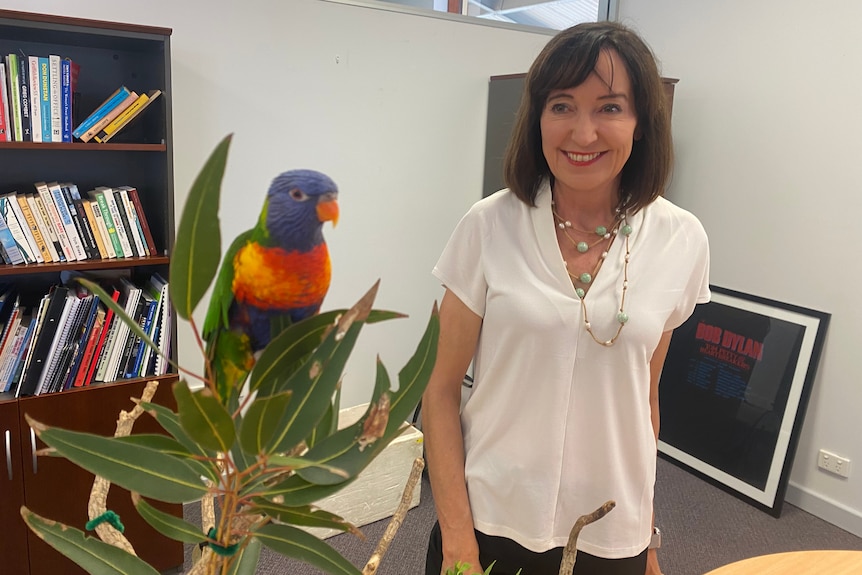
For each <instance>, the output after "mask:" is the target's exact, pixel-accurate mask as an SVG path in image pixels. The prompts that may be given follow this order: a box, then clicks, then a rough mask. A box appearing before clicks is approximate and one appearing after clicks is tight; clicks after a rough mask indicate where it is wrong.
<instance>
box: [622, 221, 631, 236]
mask: <svg viewBox="0 0 862 575" xmlns="http://www.w3.org/2000/svg"><path fill="white" fill-rule="evenodd" d="M620 231H621V232H622V233H623V235H624V236H628V235H630V234H631V233H632V227H631V226H630V225H628V224H626V225H624V226H623V227H622V229H621V230H620Z"/></svg>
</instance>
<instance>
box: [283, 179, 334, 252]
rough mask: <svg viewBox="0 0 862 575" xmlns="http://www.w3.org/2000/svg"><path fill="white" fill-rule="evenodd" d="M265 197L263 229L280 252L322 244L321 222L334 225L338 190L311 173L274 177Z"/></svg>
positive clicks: (303, 249)
mask: <svg viewBox="0 0 862 575" xmlns="http://www.w3.org/2000/svg"><path fill="white" fill-rule="evenodd" d="M266 196H267V201H268V203H269V206H268V208H267V216H266V226H267V230H268V231H269V235H270V238H271V239H272V240H273V242H274V243H275V244H276V245H278V246H279V247H281V248H283V249H286V250H299V251H308V250H309V249H311V248H312V247H314V246H316V245H318V244H320V243H321V242H323V222H327V221H329V222H332V225H335V224H336V223H337V222H338V187H337V186H336V185H335V182H333V181H332V179H331V178H330V177H329V176H327V175H326V174H322V173H320V172H317V171H315V170H290V171H288V172H284V173H283V174H280V175H278V176H276V178H275V179H274V180H273V181H272V184H271V185H270V186H269V191H268V192H267V195H266Z"/></svg>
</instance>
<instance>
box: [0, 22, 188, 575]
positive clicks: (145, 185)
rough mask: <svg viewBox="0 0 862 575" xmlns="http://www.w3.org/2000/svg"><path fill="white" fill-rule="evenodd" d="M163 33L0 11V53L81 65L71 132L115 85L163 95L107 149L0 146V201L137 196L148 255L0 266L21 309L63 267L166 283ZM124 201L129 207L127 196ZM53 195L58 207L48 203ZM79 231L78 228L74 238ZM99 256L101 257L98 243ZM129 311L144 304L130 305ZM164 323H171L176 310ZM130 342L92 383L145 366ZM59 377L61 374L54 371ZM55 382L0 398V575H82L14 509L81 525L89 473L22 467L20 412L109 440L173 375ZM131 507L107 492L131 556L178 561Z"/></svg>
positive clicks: (169, 161)
mask: <svg viewBox="0 0 862 575" xmlns="http://www.w3.org/2000/svg"><path fill="white" fill-rule="evenodd" d="M170 35H171V30H170V29H169V28H159V27H153V26H138V25H135V24H127V23H115V22H105V21H97V20H87V19H80V18H66V17H63V16H55V15H48V14H31V13H27V12H18V11H11V10H2V9H0V57H3V56H6V55H8V54H13V53H14V54H23V55H29V56H40V57H47V56H49V55H59V56H60V57H61V58H68V59H70V60H72V62H74V63H76V64H78V65H79V66H80V72H79V74H78V76H77V88H76V90H75V95H74V98H73V100H72V102H73V106H72V126H73V127H75V126H77V125H78V124H79V123H80V122H81V121H82V120H83V119H84V118H86V117H87V115H89V114H90V113H91V112H92V111H93V110H95V109H96V108H97V107H99V105H100V103H101V102H102V101H104V100H105V99H106V98H107V97H108V96H109V95H110V94H112V93H113V92H114V91H115V90H117V88H119V87H120V86H126V87H127V88H128V89H129V90H131V91H135V92H137V93H138V94H143V93H147V92H149V91H151V90H160V91H161V96H160V97H159V98H158V99H157V100H155V101H154V102H153V104H152V105H150V106H148V107H147V108H146V110H145V111H144V112H142V113H141V114H140V116H138V117H137V118H135V120H134V122H133V123H130V124H129V125H127V126H125V127H124V128H123V129H122V131H120V132H117V134H116V137H115V138H112V139H111V141H110V142H109V143H106V144H100V143H96V142H88V143H83V142H79V141H74V142H67V143H56V142H55V143H43V142H27V141H19V142H0V195H2V194H8V193H11V192H16V193H17V194H18V197H19V198H20V197H21V196H22V195H28V194H32V193H33V192H36V193H37V195H38V186H35V184H36V183H37V182H47V183H48V184H49V185H50V183H52V182H59V183H61V186H62V185H64V184H62V183H64V182H68V183H74V184H75V185H76V186H77V188H78V191H79V192H80V194H81V196H82V198H84V199H87V198H88V194H87V192H88V191H91V190H94V191H98V190H97V188H98V189H99V190H103V189H105V188H103V187H106V188H109V189H118V188H121V187H123V186H129V187H132V188H135V190H136V191H137V194H136V197H137V202H138V203H137V204H136V208H135V213H137V212H138V211H142V212H143V214H144V215H145V218H146V221H147V223H148V227H149V230H150V233H151V236H152V243H150V244H149V248H148V249H147V250H140V249H138V250H133V253H139V254H140V253H143V252H144V251H148V252H149V253H151V254H153V255H150V256H146V257H126V258H116V259H97V258H98V253H97V252H96V250H95V249H94V247H93V242H92V241H91V242H90V250H89V255H90V256H94V255H95V256H96V257H95V258H92V259H85V260H81V261H70V262H51V263H31V264H19V265H2V264H0V283H2V284H5V285H10V284H11V285H14V286H15V287H16V288H17V292H18V294H19V295H20V301H21V305H22V306H23V305H25V302H26V305H27V306H28V308H29V309H32V306H33V305H34V302H35V305H38V302H39V301H40V300H41V299H42V296H43V295H44V294H46V293H48V290H49V289H50V287H51V286H55V285H58V284H60V283H61V281H63V280H64V279H67V275H68V274H67V272H91V273H98V274H99V275H105V274H112V275H118V276H122V277H123V278H128V279H130V280H131V281H132V282H133V283H135V284H136V285H138V286H143V285H144V284H145V283H146V280H147V279H148V278H149V277H150V276H152V275H153V274H155V273H158V274H160V275H161V276H162V277H164V278H167V279H168V280H169V279H170V278H168V273H169V271H170V270H169V264H170V257H169V255H168V254H170V253H171V252H172V251H173V245H174V206H173V204H174V189H173V140H172V117H171V56H170ZM105 154H107V155H105ZM128 195H129V196H130V197H129V200H130V201H131V199H132V198H131V196H132V195H133V194H132V192H128ZM10 197H11V196H10ZM61 197H62V194H61ZM49 198H50V196H49ZM54 198H55V200H54V201H57V200H56V196H54ZM105 199H107V198H105ZM67 200H68V196H67ZM34 201H35V200H34ZM49 201H50V200H49ZM100 201H101V199H100ZM68 203H70V204H72V203H74V202H71V201H69V202H68ZM138 206H139V207H138ZM90 208H92V206H90V205H87V206H83V208H82V212H83V211H86V210H87V209H90ZM111 209H113V208H111ZM123 213H124V214H125V215H124V216H123V217H125V218H126V219H128V220H131V215H132V210H131V208H128V209H127V210H126V211H125V212H123ZM73 217H74V216H73ZM85 217H88V216H86V215H85ZM31 219H32V218H31ZM43 222H44V220H43ZM84 223H85V222H84V221H79V222H76V225H77V224H80V225H81V226H83V227H86V226H84ZM127 223H128V222H127ZM66 225H68V224H66ZM83 227H78V228H77V229H78V230H79V231H80V230H82V229H83ZM91 227H92V226H91ZM100 229H101V228H100ZM91 237H92V236H91ZM115 238H116V237H115ZM103 239H104V238H103ZM55 247H57V246H56V244H55ZM153 247H155V250H154V249H153ZM99 253H101V254H102V255H104V254H105V253H106V251H105V249H104V245H103V246H102V248H101V249H100V250H99ZM126 253H128V249H127V250H126ZM109 293H110V291H109ZM73 299H74V298H73ZM121 301H122V300H121ZM46 307H47V306H46ZM60 307H62V306H60ZM137 309H138V310H141V309H142V308H141V306H138V308H137ZM149 309H153V308H152V307H151V308H149ZM46 314H47V312H46ZM139 314H140V311H139ZM171 316H172V318H174V319H175V315H174V314H173V312H171ZM141 317H143V316H141ZM175 326H176V322H175V321H171V322H170V332H167V331H166V332H165V333H170V341H171V346H170V348H169V349H168V355H169V356H170V357H171V358H172V359H173V360H176V343H175V342H176V327H175ZM106 333H107V330H106ZM118 337H119V336H118ZM128 341H130V340H128V339H127V340H126V342H127V343H126V347H125V348H122V347H119V348H116V349H118V350H119V353H115V354H114V356H113V357H114V358H117V359H119V362H118V369H117V370H116V371H110V370H108V373H110V374H111V375H109V376H100V377H99V379H110V378H111V377H113V374H114V373H117V374H118V375H117V377H122V376H123V375H124V374H125V373H126V372H128V373H140V372H141V371H142V370H141V369H138V366H139V365H142V363H143V362H142V360H141V359H140V357H141V356H140V355H138V356H137V357H138V363H134V358H135V357H136V356H135V355H134V353H131V352H130V351H129V350H130V349H132V347H133V345H130V344H129V343H128ZM124 350H125V351H124ZM0 352H2V349H0ZM123 353H125V355H123ZM46 357H47V356H46ZM120 358H121V359H120ZM127 358H130V359H128V360H127ZM123 362H126V363H123ZM53 365H57V364H56V363H55V364H52V366H53ZM64 365H65V364H64ZM115 365H116V364H115ZM71 369H72V368H71V367H69V368H68V371H66V372H65V373H67V374H69V373H72V371H71ZM56 371H57V372H58V373H60V372H59V368H57V370H56ZM79 373H84V374H86V375H89V374H90V372H79ZM93 373H95V372H93ZM37 375H38V372H37ZM67 377H68V376H67ZM84 377H85V376H84V375H82V376H81V378H84ZM53 379H54V380H55V381H59V382H60V385H57V386H52V387H51V388H50V389H60V388H62V387H64V384H65V386H66V387H69V389H67V390H66V391H61V392H56V393H43V394H38V391H39V389H41V388H36V391H34V392H33V393H37V395H32V396H26V394H23V393H22V394H21V395H22V397H17V398H16V397H15V396H14V393H13V394H10V393H2V394H0V446H4V447H5V446H6V445H8V446H9V447H8V449H9V450H11V451H10V452H9V456H8V457H0V487H2V490H3V493H4V495H8V496H4V497H0V531H2V532H3V534H4V536H3V537H0V565H3V567H0V571H2V572H4V573H5V572H6V568H7V567H10V566H11V567H10V568H11V569H12V571H10V572H14V573H16V575H17V574H21V575H28V574H33V575H36V574H39V575H41V574H43V573H63V574H64V575H83V574H84V571H83V570H82V569H81V568H79V567H78V566H76V565H74V564H73V563H72V562H71V561H69V560H68V559H66V558H65V557H64V556H62V555H61V554H59V553H58V552H56V551H55V550H54V549H53V548H51V547H49V546H48V545H47V544H46V543H45V542H44V541H42V540H41V539H39V538H38V537H36V536H35V535H34V534H33V533H31V532H30V531H29V530H28V529H27V527H26V525H25V524H24V522H23V521H22V520H21V516H20V513H19V508H20V506H21V505H22V504H23V505H26V506H27V507H28V508H30V509H32V510H33V511H34V512H36V513H39V514H41V515H44V516H46V517H50V518H52V519H56V520H59V521H62V522H65V523H68V524H71V525H75V526H77V527H79V528H80V527H82V526H83V523H84V522H86V520H87V509H86V505H87V499H88V494H89V489H90V487H91V486H92V483H93V476H92V475H91V474H89V473H87V472H85V471H83V470H82V469H80V468H78V467H76V466H74V465H72V464H71V463H69V462H68V461H66V460H64V459H62V458H46V457H39V458H38V460H37V461H38V472H37V470H36V469H35V468H34V467H33V465H32V464H31V461H32V459H33V457H32V453H31V446H32V441H33V440H32V438H31V429H30V427H29V425H28V423H27V422H26V420H25V415H28V416H30V417H32V418H33V419H35V420H37V421H39V422H41V423H44V424H46V425H49V426H58V427H63V428H65V429H75V430H78V431H86V432H90V433H98V434H102V435H111V434H113V432H114V428H115V425H116V420H117V415H118V414H119V412H120V410H129V409H131V408H132V407H133V406H134V404H133V403H132V402H131V401H130V398H133V397H140V396H141V393H142V391H143V388H144V385H145V383H146V381H150V380H152V379H156V380H158V381H160V382H161V385H160V386H159V391H158V392H157V394H156V398H155V401H156V402H157V403H161V404H162V405H166V406H168V407H171V408H175V407H176V406H175V403H174V400H173V396H172V394H171V389H170V388H171V385H170V384H171V383H172V382H174V381H176V379H177V374H176V373H168V374H166V375H162V376H158V377H153V376H149V377H142V378H134V379H120V380H118V381H113V382H106V383H101V382H95V381H94V382H91V383H89V385H86V384H84V385H81V386H80V387H74V385H69V384H70V382H71V381H72V380H71V379H65V380H64V379H62V378H60V377H54V378H53ZM91 379H96V377H95V376H94V377H92V378H91ZM32 380H33V378H31V381H32ZM2 383H5V382H2ZM78 384H79V385H80V384H81V381H78ZM2 387H4V386H3V385H0V388H2ZM135 432H136V433H159V432H162V433H163V430H161V428H160V427H159V426H158V424H156V422H155V420H153V418H151V417H148V416H146V415H145V416H144V417H142V418H140V420H139V421H138V422H137V423H136V425H135ZM7 435H8V440H7ZM36 444H37V445H36V448H37V449H38V448H40V447H43V446H42V445H41V444H40V442H39V441H36ZM7 462H11V465H10V464H8V463H7ZM10 473H11V479H10V475H9V474H10ZM58 478H62V485H63V488H62V489H58V488H57V486H58V483H57V481H58ZM129 501H130V497H129V494H128V493H125V492H123V491H122V490H121V489H119V488H117V487H113V488H112V490H111V495H110V497H109V507H111V508H113V509H114V510H115V511H117V512H118V513H120V514H121V516H122V520H123V523H124V524H125V525H126V531H127V533H129V532H131V533H134V535H132V536H130V538H131V540H132V544H133V545H134V547H135V550H136V551H137V552H138V554H139V555H140V556H141V557H142V558H143V559H144V560H145V561H147V562H148V563H150V564H151V565H152V566H153V567H155V568H156V569H157V570H158V571H160V572H164V571H168V570H172V569H175V568H176V567H178V566H181V565H182V563H183V547H182V544H180V543H178V542H175V541H172V540H168V539H167V538H165V537H163V536H161V535H159V534H158V533H157V532H155V531H154V530H152V528H150V527H149V526H148V525H146V524H145V523H144V522H143V520H142V519H140V517H139V516H138V515H137V513H136V512H135V511H134V510H133V509H132V508H131V506H130V503H129ZM163 510H165V511H168V512H170V513H173V514H174V515H176V516H180V517H181V516H182V506H180V505H169V506H165V508H164V509H163Z"/></svg>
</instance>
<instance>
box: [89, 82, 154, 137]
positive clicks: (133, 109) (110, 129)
mask: <svg viewBox="0 0 862 575" xmlns="http://www.w3.org/2000/svg"><path fill="white" fill-rule="evenodd" d="M161 93H162V91H161V90H150V91H149V92H148V93H146V94H141V95H140V96H138V99H137V100H135V101H134V102H133V103H132V105H131V106H129V107H128V108H126V110H125V111H124V112H123V113H122V114H120V115H119V116H117V117H116V118H114V121H113V122H111V123H110V124H108V125H107V126H105V128H104V129H103V130H102V131H101V132H99V134H98V135H97V136H95V138H94V139H95V140H96V141H97V142H99V143H102V144H104V143H106V142H108V141H109V140H110V139H111V138H113V137H114V136H115V135H117V133H118V132H119V131H120V130H122V129H123V128H125V127H126V126H127V125H128V124H129V123H130V122H131V121H132V120H134V119H135V118H137V117H139V116H140V115H141V113H142V112H143V111H144V110H145V109H146V108H147V106H149V105H150V104H152V103H153V102H154V101H156V99H158V97H159V96H160V95H161Z"/></svg>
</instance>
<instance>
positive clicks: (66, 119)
mask: <svg viewBox="0 0 862 575" xmlns="http://www.w3.org/2000/svg"><path fill="white" fill-rule="evenodd" d="M60 106H61V111H60V117H61V122H62V125H61V133H62V141H63V142H71V141H72V61H71V60H69V59H68V58H64V59H63V60H62V61H61V62H60Z"/></svg>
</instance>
